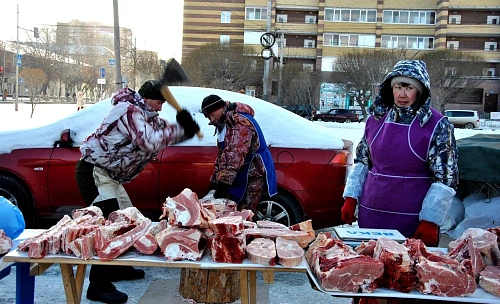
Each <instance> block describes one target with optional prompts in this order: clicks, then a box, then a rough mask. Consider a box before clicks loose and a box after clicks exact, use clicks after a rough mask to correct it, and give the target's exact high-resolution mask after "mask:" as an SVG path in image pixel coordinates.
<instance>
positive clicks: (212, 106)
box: [201, 94, 226, 117]
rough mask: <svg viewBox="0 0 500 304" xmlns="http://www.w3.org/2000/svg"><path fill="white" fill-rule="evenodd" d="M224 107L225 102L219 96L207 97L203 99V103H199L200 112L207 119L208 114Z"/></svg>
mask: <svg viewBox="0 0 500 304" xmlns="http://www.w3.org/2000/svg"><path fill="white" fill-rule="evenodd" d="M225 105H226V102H225V101H224V99H222V98H220V97H219V96H217V95H213V94H212V95H208V96H207V97H205V98H203V102H202V103H201V112H203V115H205V117H208V115H210V113H212V112H213V111H216V110H218V109H220V108H222V107H224V106H225Z"/></svg>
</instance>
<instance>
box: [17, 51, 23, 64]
mask: <svg viewBox="0 0 500 304" xmlns="http://www.w3.org/2000/svg"><path fill="white" fill-rule="evenodd" d="M22 62H23V55H21V54H17V55H16V64H17V65H18V66H21V63H22Z"/></svg>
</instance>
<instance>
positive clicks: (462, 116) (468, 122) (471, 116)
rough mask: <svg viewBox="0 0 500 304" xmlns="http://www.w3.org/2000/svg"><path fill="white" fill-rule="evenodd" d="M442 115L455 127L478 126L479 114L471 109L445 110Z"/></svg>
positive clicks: (468, 127)
mask: <svg viewBox="0 0 500 304" xmlns="http://www.w3.org/2000/svg"><path fill="white" fill-rule="evenodd" d="M444 115H445V116H447V117H448V120H449V121H450V122H451V123H452V124H453V125H454V126H455V127H457V128H466V129H474V128H478V127H479V115H478V114H477V111H472V110H446V111H445V112H444Z"/></svg>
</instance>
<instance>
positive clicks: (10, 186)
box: [0, 176, 35, 228]
mask: <svg viewBox="0 0 500 304" xmlns="http://www.w3.org/2000/svg"><path fill="white" fill-rule="evenodd" d="M0 195H1V196H3V197H5V198H6V199H8V200H9V201H10V202H11V203H13V204H14V205H16V206H17V208H19V210H21V212H22V213H23V216H24V221H25V223H26V227H28V228H29V227H32V226H33V224H34V222H35V220H34V219H35V217H34V207H33V203H32V199H31V196H30V194H29V191H28V190H27V189H26V187H24V186H23V185H22V184H21V182H20V181H19V180H17V179H15V178H13V177H10V176H0Z"/></svg>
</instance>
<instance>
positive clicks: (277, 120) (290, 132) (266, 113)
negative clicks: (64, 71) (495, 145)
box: [0, 87, 500, 153]
mask: <svg viewBox="0 0 500 304" xmlns="http://www.w3.org/2000/svg"><path fill="white" fill-rule="evenodd" d="M171 90H172V93H173V95H174V96H175V97H176V99H177V101H178V102H179V104H180V105H181V106H182V107H185V108H187V109H188V110H189V111H190V112H191V113H193V114H194V117H195V119H196V120H197V122H198V124H199V125H200V127H201V129H202V131H203V133H204V135H205V136H204V138H203V139H202V140H199V139H198V138H196V137H195V138H193V139H190V140H189V141H186V142H184V143H181V144H182V145H215V140H216V139H215V137H214V136H213V133H214V127H213V126H208V119H206V118H205V117H204V116H203V115H202V114H201V113H200V112H199V109H200V104H201V101H202V100H203V98H204V97H205V96H207V95H209V94H217V95H219V96H220V97H222V98H224V99H226V100H230V101H241V102H245V103H248V104H250V105H251V106H252V107H253V108H254V110H255V113H256V114H255V119H256V120H257V121H258V122H259V124H260V126H261V127H262V130H263V132H264V134H265V136H266V141H267V144H270V145H273V146H281V147H300V148H324V149H327V148H339V147H341V146H342V145H343V143H342V141H341V139H347V140H350V141H352V142H353V146H354V147H356V146H357V144H358V142H359V140H360V139H361V137H362V135H363V130H364V127H365V124H364V123H335V122H311V121H308V120H306V119H303V118H301V117H299V116H298V115H295V114H293V113H291V112H289V111H287V110H284V109H282V108H281V107H278V106H275V105H273V104H270V103H268V102H265V101H262V100H260V99H256V98H252V97H249V96H247V95H243V94H240V93H234V92H228V91H221V90H215V89H208V88H191V87H172V88H171ZM24 101H26V100H23V101H21V100H20V101H19V102H18V111H17V112H16V111H15V106H14V104H13V103H9V104H3V103H2V102H0V153H8V152H9V151H10V150H12V149H15V148H22V147H44V146H51V145H52V144H53V143H54V141H55V140H58V139H59V135H60V134H61V131H62V130H63V129H66V128H69V129H71V130H72V131H73V132H75V136H74V140H75V142H81V141H82V140H83V139H84V138H85V137H86V136H87V135H89V134H90V133H92V132H93V131H95V129H96V128H97V127H98V126H99V124H100V123H101V121H102V119H103V118H104V115H106V114H107V113H108V112H109V110H110V109H111V104H110V99H106V100H104V101H101V102H100V103H97V104H88V105H87V106H86V108H85V109H84V110H81V111H79V112H77V111H76V109H77V107H76V104H75V103H72V104H62V105H61V104H59V105H57V104H37V105H36V107H35V111H34V114H33V117H32V118H30V115H31V105H30V104H29V103H25V102H24ZM160 115H161V116H162V117H164V118H165V119H167V120H168V121H175V111H174V110H173V108H172V107H170V106H169V105H168V104H167V103H165V104H164V106H163V109H162V112H161V113H160ZM35 127H38V128H36V129H34V130H32V131H30V132H25V131H23V132H19V130H23V129H29V128H35ZM478 133H483V134H500V123H499V126H498V127H497V128H496V129H487V130H465V129H455V138H456V139H460V138H464V137H469V136H473V135H475V134H478Z"/></svg>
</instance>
